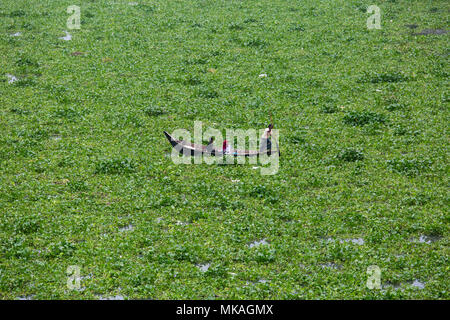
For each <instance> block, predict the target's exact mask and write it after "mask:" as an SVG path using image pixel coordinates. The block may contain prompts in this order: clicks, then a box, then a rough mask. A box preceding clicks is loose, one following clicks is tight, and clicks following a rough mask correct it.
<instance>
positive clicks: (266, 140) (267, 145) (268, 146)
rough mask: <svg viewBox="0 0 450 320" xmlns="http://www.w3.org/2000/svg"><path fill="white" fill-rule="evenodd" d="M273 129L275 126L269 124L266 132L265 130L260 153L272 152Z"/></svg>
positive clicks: (260, 144) (260, 143)
mask: <svg viewBox="0 0 450 320" xmlns="http://www.w3.org/2000/svg"><path fill="white" fill-rule="evenodd" d="M272 128H273V125H272V124H269V126H268V127H267V128H266V130H264V133H263V135H262V136H261V140H260V142H259V152H264V151H269V152H271V151H272V141H271V140H270V136H271V135H272Z"/></svg>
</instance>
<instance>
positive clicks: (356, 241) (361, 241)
mask: <svg viewBox="0 0 450 320" xmlns="http://www.w3.org/2000/svg"><path fill="white" fill-rule="evenodd" d="M334 241H336V240H334V239H333V238H327V242H334ZM337 241H339V243H346V242H351V243H353V244H358V245H360V246H361V245H363V244H364V239H363V238H349V239H342V240H337Z"/></svg>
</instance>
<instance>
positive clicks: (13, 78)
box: [6, 74, 19, 83]
mask: <svg viewBox="0 0 450 320" xmlns="http://www.w3.org/2000/svg"><path fill="white" fill-rule="evenodd" d="M6 76H7V77H8V78H9V80H8V83H14V82H16V81H17V80H19V79H17V78H16V77H15V76H13V75H12V74H7V75H6Z"/></svg>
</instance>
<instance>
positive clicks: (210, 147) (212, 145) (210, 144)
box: [206, 137, 214, 153]
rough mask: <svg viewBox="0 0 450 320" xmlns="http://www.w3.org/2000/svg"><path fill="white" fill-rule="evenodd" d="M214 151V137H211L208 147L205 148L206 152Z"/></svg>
mask: <svg viewBox="0 0 450 320" xmlns="http://www.w3.org/2000/svg"><path fill="white" fill-rule="evenodd" d="M213 150H214V137H211V139H209V142H208V145H207V146H206V152H208V153H212V152H213Z"/></svg>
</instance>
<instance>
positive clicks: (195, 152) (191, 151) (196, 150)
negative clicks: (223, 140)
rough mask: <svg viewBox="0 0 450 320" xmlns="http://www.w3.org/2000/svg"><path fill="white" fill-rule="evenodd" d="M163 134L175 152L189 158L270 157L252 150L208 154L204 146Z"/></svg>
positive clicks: (269, 153) (213, 151)
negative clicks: (201, 156)
mask: <svg viewBox="0 0 450 320" xmlns="http://www.w3.org/2000/svg"><path fill="white" fill-rule="evenodd" d="M164 134H165V135H166V138H167V140H169V142H170V144H171V145H172V147H173V148H174V149H175V150H177V151H178V152H179V153H181V154H185V155H190V156H200V155H211V156H215V157H217V156H224V155H227V156H234V157H257V156H260V155H265V154H266V155H269V156H270V155H271V151H270V150H267V151H262V152H260V151H253V150H234V149H231V150H229V152H226V153H224V152H223V151H222V150H212V151H211V152H208V151H207V149H206V146H205V145H198V144H195V143H190V142H187V141H183V140H177V139H175V138H174V137H172V136H171V135H170V134H168V133H167V132H166V131H164ZM275 145H276V146H277V150H276V151H278V154H280V149H279V148H278V144H277V143H276V142H275Z"/></svg>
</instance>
